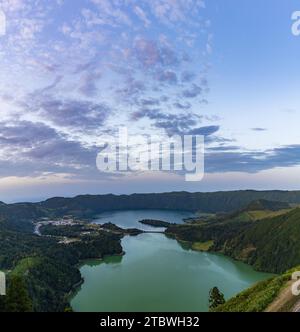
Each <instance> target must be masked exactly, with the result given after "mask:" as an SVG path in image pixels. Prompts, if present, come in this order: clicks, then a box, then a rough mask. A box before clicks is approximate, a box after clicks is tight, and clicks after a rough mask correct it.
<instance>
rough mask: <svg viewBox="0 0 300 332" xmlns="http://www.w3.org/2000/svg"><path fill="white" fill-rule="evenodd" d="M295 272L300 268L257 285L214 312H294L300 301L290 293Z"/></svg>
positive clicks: (299, 267) (299, 268)
mask: <svg viewBox="0 0 300 332" xmlns="http://www.w3.org/2000/svg"><path fill="white" fill-rule="evenodd" d="M294 271H300V266H298V267H296V268H293V269H292V270H290V271H288V272H285V273H284V274H282V275H279V276H277V277H274V278H271V279H269V280H264V281H261V282H259V283H257V284H256V285H254V286H252V287H250V288H249V289H247V290H245V291H243V292H241V293H239V294H238V295H236V296H235V297H233V298H232V299H229V300H228V301H227V302H226V303H225V304H223V305H220V306H218V307H217V308H216V309H214V310H213V311H214V312H262V311H276V312H277V311H285V312H288V311H292V309H293V307H294V305H295V304H296V303H297V302H299V301H300V296H298V297H297V296H293V295H292V294H291V291H290V286H291V276H292V273H293V272H294ZM274 304H275V305H274Z"/></svg>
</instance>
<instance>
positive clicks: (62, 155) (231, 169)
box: [0, 0, 300, 202]
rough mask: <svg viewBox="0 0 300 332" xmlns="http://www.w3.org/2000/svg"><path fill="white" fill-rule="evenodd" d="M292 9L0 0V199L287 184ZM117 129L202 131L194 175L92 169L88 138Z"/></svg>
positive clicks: (229, 2)
mask: <svg viewBox="0 0 300 332" xmlns="http://www.w3.org/2000/svg"><path fill="white" fill-rule="evenodd" d="M295 11H300V1H299V0H264V1H261V0H243V1H240V0H226V1H224V0H151V1H150V0H51V1H50V0H0V14H1V13H2V14H4V16H5V21H6V31H5V34H4V35H0V116H1V117H0V200H2V201H5V202H13V201H23V200H28V201H29V200H40V199H45V198H47V197H51V196H74V195H77V194H85V193H90V194H102V193H115V194H122V193H126V194H129V193H134V192H167V191H174V190H175V191H181V190H187V191H217V190H237V189H258V190H262V189H287V190H288V189H300V131H299V128H298V127H299V123H300V98H299V86H300V60H299V59H300V58H299V55H300V36H298V37H297V36H295V35H293V34H292V25H293V21H292V18H291V17H292V14H293V12H295ZM1 17H3V15H2V16H1V15H0V24H1ZM123 126H125V127H126V128H127V129H128V132H129V135H132V136H133V137H138V136H137V135H152V134H153V135H162V134H164V135H168V136H169V137H170V136H172V135H192V134H193V135H203V136H204V137H205V175H204V178H203V180H202V181H199V182H187V181H185V177H184V175H183V174H182V173H180V172H130V173H125V174H109V173H103V172H100V171H99V170H98V169H97V167H96V157H97V154H98V152H99V151H101V149H100V146H101V143H100V142H101V137H103V135H116V133H117V131H118V128H120V127H123Z"/></svg>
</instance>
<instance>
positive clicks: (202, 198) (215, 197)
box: [40, 190, 300, 216]
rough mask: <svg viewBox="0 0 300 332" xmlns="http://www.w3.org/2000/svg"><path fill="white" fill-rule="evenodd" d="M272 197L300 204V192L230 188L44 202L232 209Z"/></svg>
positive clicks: (76, 206) (74, 206) (92, 208)
mask: <svg viewBox="0 0 300 332" xmlns="http://www.w3.org/2000/svg"><path fill="white" fill-rule="evenodd" d="M258 200H268V201H275V202H285V203H293V204H300V191H252V190H245V191H228V192H213V193H188V192H171V193H160V194H133V195H120V196H116V195H111V194H110V195H82V196H77V197H74V198H60V197H56V198H51V199H48V200H46V201H44V202H41V203H40V205H41V206H42V207H43V208H46V209H55V211H56V213H71V214H72V213H73V214H77V215H86V216H89V215H93V214H95V213H100V212H103V211H107V210H124V209H165V210H186V211H192V212H195V211H201V212H203V213H216V212H231V211H236V210H239V209H243V208H245V207H247V205H248V204H250V203H251V202H253V201H258Z"/></svg>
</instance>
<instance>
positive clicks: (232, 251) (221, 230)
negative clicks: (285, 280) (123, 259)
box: [166, 208, 300, 273]
mask: <svg viewBox="0 0 300 332" xmlns="http://www.w3.org/2000/svg"><path fill="white" fill-rule="evenodd" d="M166 234H168V235H170V236H173V237H175V238H177V239H178V240H182V241H188V242H191V243H198V244H199V243H205V242H207V241H212V242H213V245H212V246H210V248H209V250H210V251H215V252H221V253H223V254H225V255H228V256H230V257H233V258H235V259H237V260H241V261H244V262H245V263H248V264H250V265H253V266H254V268H255V269H257V270H261V271H266V272H273V273H282V272H283V271H286V270H287V269H289V268H292V267H293V266H296V265H298V264H300V209H299V208H296V209H292V210H291V211H288V212H285V213H283V214H280V215H278V216H275V217H270V216H269V217H268V218H265V219H261V220H257V221H256V220H250V219H247V218H246V217H245V211H244V212H239V213H237V214H236V215H235V217H232V218H229V217H227V218H223V219H217V220H215V221H213V222H212V221H209V222H206V223H203V222H202V223H199V224H197V223H193V224H184V225H171V226H170V227H168V228H167V230H166Z"/></svg>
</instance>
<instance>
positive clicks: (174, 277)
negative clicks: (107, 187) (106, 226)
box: [71, 210, 272, 312]
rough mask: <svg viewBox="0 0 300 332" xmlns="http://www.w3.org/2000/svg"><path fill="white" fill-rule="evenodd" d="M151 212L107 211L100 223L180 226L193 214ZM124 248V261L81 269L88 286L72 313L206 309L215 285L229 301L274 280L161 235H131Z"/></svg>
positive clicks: (111, 260)
mask: <svg viewBox="0 0 300 332" xmlns="http://www.w3.org/2000/svg"><path fill="white" fill-rule="evenodd" d="M151 212H152V211H148V210H147V211H141V210H139V211H118V212H111V213H105V214H103V215H101V216H99V220H98V221H99V222H100V223H104V222H108V221H111V222H113V223H115V224H117V225H119V226H122V227H139V228H143V227H142V226H143V225H140V224H139V223H137V221H138V220H141V219H147V218H152V219H160V220H165V221H171V222H182V219H183V218H187V217H189V216H192V215H191V214H190V213H188V212H182V211H175V212H174V211H153V212H152V213H151ZM147 229H149V228H147ZM151 229H152V230H156V228H155V229H153V228H151ZM122 247H123V250H124V251H125V252H126V254H125V256H123V257H117V256H115V257H107V258H106V259H105V260H103V261H91V262H87V263H85V265H83V266H82V267H81V269H80V271H81V274H82V276H83V278H84V283H83V285H82V286H81V288H80V289H79V290H78V292H77V293H76V294H75V295H74V297H73V299H72V301H71V305H72V307H73V309H74V311H78V312H85V311H92V312H119V311H123V312H131V311H133V312H135V311H137V312H143V311H146V312H147V311H148V312H155V311H162V312H173V311H175V312H176V311H179V312H180V311H183V312H185V311H186V312H187V311H192V312H201V311H208V293H209V290H210V289H211V288H212V287H214V286H217V287H219V289H220V290H221V291H222V292H223V293H224V294H225V297H226V299H228V298H230V297H232V296H234V295H235V294H237V293H238V292H240V291H242V290H244V289H246V288H248V287H249V286H251V285H252V284H254V283H256V282H258V281H260V280H264V279H267V278H269V277H271V276H272V275H271V274H268V273H261V272H257V271H254V270H253V268H252V267H250V266H248V265H246V264H243V263H241V262H236V261H234V260H232V259H230V258H228V257H225V256H223V255H218V254H212V253H202V252H196V251H192V250H190V249H188V248H185V246H182V245H180V244H179V243H178V242H177V241H176V240H173V239H170V238H167V237H166V236H165V235H163V234H150V233H147V234H141V235H139V236H137V237H129V236H127V237H125V238H124V239H123V240H122Z"/></svg>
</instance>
